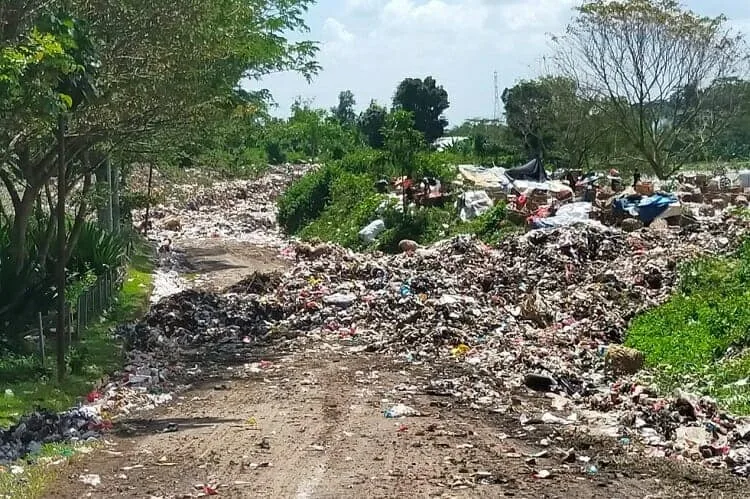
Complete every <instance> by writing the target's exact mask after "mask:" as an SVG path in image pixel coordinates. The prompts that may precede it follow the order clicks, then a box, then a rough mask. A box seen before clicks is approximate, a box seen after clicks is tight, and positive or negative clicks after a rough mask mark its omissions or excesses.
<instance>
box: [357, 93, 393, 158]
mask: <svg viewBox="0 0 750 499" xmlns="http://www.w3.org/2000/svg"><path fill="white" fill-rule="evenodd" d="M387 116H388V110H387V109H386V108H385V107H383V106H379V105H378V103H377V102H375V101H374V100H373V101H371V102H370V106H369V107H368V108H367V109H365V110H364V111H363V112H362V113H361V114H360V115H359V119H358V120H357V127H358V128H359V131H360V132H361V133H362V135H363V136H364V137H365V141H366V142H367V145H369V146H370V147H373V148H375V149H382V148H383V146H384V145H385V136H384V135H383V128H384V127H385V120H386V117H387Z"/></svg>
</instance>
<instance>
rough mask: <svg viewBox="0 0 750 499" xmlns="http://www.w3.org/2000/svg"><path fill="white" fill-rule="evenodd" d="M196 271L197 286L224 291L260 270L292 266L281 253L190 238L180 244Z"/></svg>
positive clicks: (231, 242) (252, 245) (219, 241)
mask: <svg viewBox="0 0 750 499" xmlns="http://www.w3.org/2000/svg"><path fill="white" fill-rule="evenodd" d="M179 248H180V250H181V251H184V252H185V256H186V258H187V263H188V265H189V267H190V269H191V270H192V271H193V272H194V274H193V276H192V277H193V280H194V281H195V282H194V284H196V285H197V286H199V287H201V288H205V289H209V290H221V289H224V288H226V287H227V286H230V285H232V284H234V283H236V282H237V281H239V280H241V279H242V278H243V277H245V276H246V275H248V274H250V273H251V272H253V271H255V270H257V271H260V272H270V271H274V270H279V269H282V268H284V267H285V266H286V265H288V262H287V261H285V260H283V259H282V258H281V257H280V256H279V254H278V250H275V249H272V248H267V247H263V246H256V245H254V244H249V243H245V242H241V241H234V240H227V239H190V240H186V241H180V242H179Z"/></svg>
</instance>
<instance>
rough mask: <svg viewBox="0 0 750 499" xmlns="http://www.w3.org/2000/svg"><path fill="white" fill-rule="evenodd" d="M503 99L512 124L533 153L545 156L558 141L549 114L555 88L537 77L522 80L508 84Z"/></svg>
mask: <svg viewBox="0 0 750 499" xmlns="http://www.w3.org/2000/svg"><path fill="white" fill-rule="evenodd" d="M502 99H503V104H505V119H506V121H507V123H508V128H509V129H510V130H511V132H512V133H513V134H514V135H515V136H516V137H517V138H518V139H520V140H521V142H522V144H523V146H524V148H525V149H526V151H527V153H528V154H529V155H531V156H534V157H539V158H543V157H544V156H545V153H546V151H547V150H549V149H550V148H551V147H552V145H553V143H554V136H553V135H552V134H551V126H550V117H549V116H548V115H547V111H548V109H549V107H550V104H551V103H552V99H553V97H552V90H551V89H550V88H549V86H548V85H545V84H544V83H542V82H540V81H537V80H530V81H521V82H519V83H518V84H516V85H515V86H513V87H511V88H506V89H505V90H504V91H503V95H502Z"/></svg>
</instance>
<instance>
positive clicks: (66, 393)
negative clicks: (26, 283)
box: [0, 248, 153, 426]
mask: <svg viewBox="0 0 750 499" xmlns="http://www.w3.org/2000/svg"><path fill="white" fill-rule="evenodd" d="M152 270H153V263H152V262H151V260H150V258H149V256H148V254H147V253H146V252H145V251H143V249H142V248H141V250H140V251H137V252H136V254H135V255H134V256H133V258H132V260H131V263H130V265H129V267H128V272H127V276H126V278H125V282H124V284H123V288H122V290H121V291H120V293H119V294H118V297H117V301H116V303H115V305H114V306H113V307H112V309H111V310H110V311H109V313H108V314H107V316H106V317H104V318H103V321H101V322H94V323H92V324H91V325H90V326H89V327H88V328H87V329H86V331H84V332H83V334H82V335H81V341H80V342H79V343H78V344H76V345H74V346H73V347H72V348H71V352H70V354H69V358H73V357H75V358H76V359H77V360H78V361H79V363H80V369H79V370H78V372H76V373H75V374H69V375H68V376H67V378H66V379H65V380H64V381H63V382H62V383H58V382H57V381H55V379H54V376H53V373H54V372H55V359H54V353H53V352H50V353H51V354H52V355H51V356H49V358H48V359H47V368H42V367H41V365H40V362H39V359H38V358H34V357H13V358H4V359H0V380H2V381H0V426H9V425H11V424H12V423H13V422H14V421H15V420H17V418H18V417H20V416H21V415H23V414H25V413H27V412H30V411H32V410H34V409H35V408H36V407H43V408H46V409H50V410H55V411H62V410H65V409H68V408H70V407H71V406H73V405H74V404H75V401H76V399H77V398H78V397H80V396H84V395H86V393H87V392H88V391H89V390H90V389H91V386H92V385H93V384H94V383H96V382H97V381H99V380H100V379H102V378H103V377H104V376H105V375H106V374H108V373H111V372H112V371H115V370H117V369H118V368H120V367H122V362H123V353H122V350H121V348H120V346H119V345H118V344H117V343H115V342H114V341H113V339H112V336H111V330H112V327H113V326H115V325H117V324H119V323H122V322H128V321H132V320H135V319H137V318H138V317H140V316H141V315H143V314H144V313H145V312H146V310H147V309H148V303H149V296H150V293H151V282H152V276H151V271H152ZM7 389H10V390H11V391H12V392H13V396H11V397H8V396H6V395H5V391H6V390H7Z"/></svg>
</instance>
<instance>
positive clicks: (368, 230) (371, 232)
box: [358, 219, 385, 244]
mask: <svg viewBox="0 0 750 499" xmlns="http://www.w3.org/2000/svg"><path fill="white" fill-rule="evenodd" d="M384 230H385V222H384V221H383V220H381V219H378V220H375V221H373V222H370V223H369V224H367V225H366V226H365V227H364V228H363V229H362V230H360V231H359V233H358V235H359V238H360V239H361V240H362V241H363V242H365V243H367V244H370V243H372V242H373V241H375V239H377V237H378V236H379V235H380V234H381V233H382V232H383V231H384Z"/></svg>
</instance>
